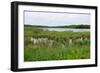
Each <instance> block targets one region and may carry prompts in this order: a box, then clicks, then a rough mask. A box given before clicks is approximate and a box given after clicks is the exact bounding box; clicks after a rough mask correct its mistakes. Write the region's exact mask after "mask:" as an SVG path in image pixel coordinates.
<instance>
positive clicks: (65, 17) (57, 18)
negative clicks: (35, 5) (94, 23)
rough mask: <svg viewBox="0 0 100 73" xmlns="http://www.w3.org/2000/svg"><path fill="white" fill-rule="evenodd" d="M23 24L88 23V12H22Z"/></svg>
mask: <svg viewBox="0 0 100 73" xmlns="http://www.w3.org/2000/svg"><path fill="white" fill-rule="evenodd" d="M24 17H25V18H24V24H27V25H40V26H65V25H73V24H75V25H78V24H88V25H90V18H91V15H90V14H84V13H81V14H79V13H59V12H58V13H56V12H32V11H31V12H29V11H25V12H24Z"/></svg>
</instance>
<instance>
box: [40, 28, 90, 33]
mask: <svg viewBox="0 0 100 73" xmlns="http://www.w3.org/2000/svg"><path fill="white" fill-rule="evenodd" d="M40 29H43V30H44V31H59V32H62V31H69V32H89V31H90V29H76V28H40Z"/></svg>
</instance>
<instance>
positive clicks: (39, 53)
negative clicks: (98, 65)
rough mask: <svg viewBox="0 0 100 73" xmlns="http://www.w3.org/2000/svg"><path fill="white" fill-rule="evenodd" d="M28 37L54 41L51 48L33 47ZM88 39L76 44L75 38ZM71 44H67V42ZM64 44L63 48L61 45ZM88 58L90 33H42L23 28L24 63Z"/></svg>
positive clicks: (40, 45)
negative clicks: (71, 41)
mask: <svg viewBox="0 0 100 73" xmlns="http://www.w3.org/2000/svg"><path fill="white" fill-rule="evenodd" d="M30 37H34V38H48V39H52V40H55V42H54V44H53V46H52V47H50V48H48V46H47V45H48V43H47V44H44V43H39V44H35V45H33V44H32V42H31V41H30ZM80 37H83V38H88V40H83V41H82V42H77V41H76V40H77V38H80ZM69 39H72V40H73V43H72V44H69V43H68V40H69ZM62 43H63V44H64V47H62V46H61V44H62ZM89 58H90V33H89V32H56V31H52V32H50V31H43V30H42V29H36V28H33V27H24V61H47V60H70V59H89Z"/></svg>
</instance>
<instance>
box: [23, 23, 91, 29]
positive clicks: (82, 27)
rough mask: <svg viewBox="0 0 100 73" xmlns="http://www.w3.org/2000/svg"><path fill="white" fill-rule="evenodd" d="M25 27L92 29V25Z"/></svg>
mask: <svg viewBox="0 0 100 73" xmlns="http://www.w3.org/2000/svg"><path fill="white" fill-rule="evenodd" d="M24 26H25V27H26V26H27V27H42V28H43V27H44V28H78V29H90V25H83V24H80V25H68V26H38V25H28V24H25V25H24Z"/></svg>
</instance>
